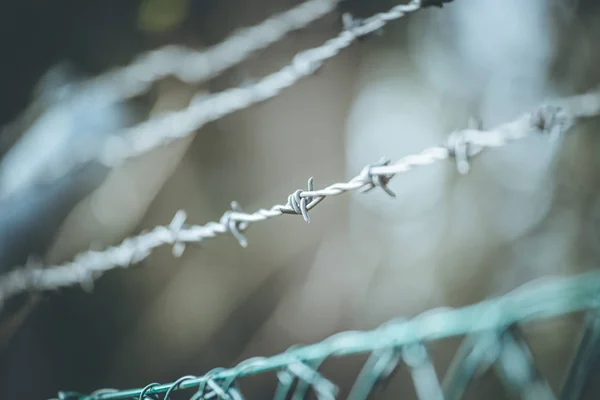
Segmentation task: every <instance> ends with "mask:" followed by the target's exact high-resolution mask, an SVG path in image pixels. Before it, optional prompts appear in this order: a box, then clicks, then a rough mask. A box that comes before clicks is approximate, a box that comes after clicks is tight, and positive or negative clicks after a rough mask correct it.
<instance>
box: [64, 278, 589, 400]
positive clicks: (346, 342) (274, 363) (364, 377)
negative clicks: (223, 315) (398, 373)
mask: <svg viewBox="0 0 600 400" xmlns="http://www.w3.org/2000/svg"><path fill="white" fill-rule="evenodd" d="M598 293H600V271H593V272H588V273H585V274H581V275H579V276H573V277H568V278H558V277H555V278H544V279H543V280H539V281H533V282H530V283H528V284H527V285H526V286H524V287H521V288H518V289H517V290H514V291H512V292H509V293H508V294H506V295H504V296H502V297H498V298H495V299H490V300H486V301H483V302H481V303H478V304H474V305H471V306H467V307H464V308H458V309H451V308H440V309H433V310H429V311H427V312H425V313H423V314H421V315H419V316H416V317H415V318H412V319H410V320H404V319H402V320H395V321H390V322H388V323H386V324H384V325H382V326H381V327H379V328H378V329H375V330H372V331H363V332H359V331H351V332H342V333H339V334H336V335H334V336H331V337H329V338H328V339H325V340H324V341H322V342H320V343H316V344H312V345H308V346H295V347H293V348H291V349H290V350H288V351H287V352H284V353H281V354H277V355H274V356H272V357H266V358H263V357H258V358H252V359H248V360H246V361H243V362H241V363H240V364H238V365H237V366H235V367H233V368H228V369H225V368H218V369H214V370H212V371H210V372H208V373H206V374H204V375H201V376H195V377H194V376H185V377H182V378H180V379H178V380H177V381H175V382H172V383H166V384H156V383H153V384H151V385H148V386H146V387H144V388H138V389H129V390H121V391H118V390H115V389H108V390H106V389H105V390H104V391H101V392H99V391H96V392H95V393H92V394H89V395H84V394H80V393H74V392H61V393H59V395H58V398H59V399H62V400H67V399H69V400H117V399H132V398H143V397H144V396H147V397H148V398H150V396H155V395H159V394H165V393H166V394H169V395H170V394H171V393H173V392H174V391H176V390H186V389H195V390H197V391H196V394H195V395H194V396H193V397H192V398H193V399H209V398H215V397H216V398H219V399H227V398H240V397H235V396H234V395H233V394H232V393H231V389H232V388H235V390H236V391H237V393H236V395H239V396H241V392H239V389H238V388H237V387H236V386H235V382H236V381H237V379H238V378H241V377H245V376H249V375H256V374H261V373H265V372H269V371H280V374H279V377H280V389H281V388H282V389H281V390H279V391H277V392H276V394H282V393H283V394H287V393H288V392H289V389H290V387H291V383H292V381H293V380H294V379H297V380H300V381H301V382H304V383H305V384H306V385H308V386H310V387H312V388H313V390H315V391H316V392H317V395H318V396H320V398H333V397H335V394H336V393H337V389H336V385H335V384H334V383H333V382H331V381H330V380H329V379H327V378H326V377H325V376H323V374H322V373H319V372H318V371H317V369H318V368H319V367H320V364H321V363H322V362H323V361H324V360H325V359H327V358H329V357H341V356H346V355H351V354H358V353H373V354H372V356H371V358H370V359H369V360H368V361H367V363H366V364H365V367H364V368H363V371H362V372H361V374H360V375H359V378H358V380H357V382H356V384H355V386H354V388H353V390H352V393H351V395H350V399H352V400H358V399H364V398H366V396H367V395H368V394H369V393H371V391H372V389H373V387H374V386H375V383H376V382H377V381H380V380H381V379H389V378H390V376H391V374H392V372H393V370H395V369H396V366H397V365H398V364H399V362H400V360H403V361H404V364H405V365H406V366H407V367H408V368H409V369H410V370H411V375H412V376H413V382H414V384H415V386H416V389H417V393H418V395H419V398H420V399H422V400H425V399H442V398H445V399H454V398H458V397H460V396H451V393H450V391H449V388H455V387H459V388H463V389H464V388H465V387H466V385H467V384H468V382H469V381H470V380H471V379H472V377H473V374H472V373H468V374H467V377H466V379H465V376H464V374H458V375H456V376H452V374H450V375H449V376H448V379H449V380H450V383H448V382H446V383H445V385H444V392H445V393H443V394H442V390H441V389H440V388H439V387H440V386H439V383H438V379H437V375H436V374H435V371H434V369H433V366H432V362H431V360H430V359H429V357H428V353H427V350H426V348H425V347H424V343H425V342H429V341H434V340H440V339H444V338H448V337H453V336H460V335H472V336H471V339H469V342H468V343H473V344H475V346H471V345H468V346H467V347H466V349H465V350H461V351H459V358H458V365H467V364H465V363H464V357H463V356H464V355H465V354H466V355H467V356H468V357H467V358H468V359H469V360H470V361H469V363H468V365H467V367H468V369H470V370H473V367H477V366H479V365H484V366H486V365H491V364H496V365H497V366H498V367H497V368H496V370H497V371H499V373H500V374H501V375H503V376H504V381H505V382H506V384H507V386H508V387H509V388H513V389H514V390H518V391H520V392H521V393H523V392H522V391H523V390H525V389H524V388H531V387H535V388H536V389H535V390H531V389H529V391H528V392H527V393H529V395H530V396H533V397H529V398H536V399H540V398H549V397H546V396H542V394H544V393H545V394H546V395H550V393H551V392H540V391H538V388H540V387H541V388H543V389H544V390H545V389H547V386H545V384H544V383H543V382H544V381H543V379H542V378H541V377H540V376H539V374H538V373H537V370H536V369H535V365H534V363H533V359H532V357H531V353H530V351H529V348H528V346H527V343H526V341H525V340H524V339H523V337H522V335H521V334H520V333H519V330H518V328H516V324H518V323H522V322H526V321H535V320H540V319H547V318H552V317H556V316H560V315H564V314H567V313H572V312H577V311H581V310H596V309H598V307H600V297H599V295H598ZM494 332H495V333H494ZM490 335H491V336H490ZM490 338H492V340H489V339H490ZM471 349H474V351H471ZM490 355H492V358H491V359H486V357H487V356H490ZM515 363H516V364H515ZM469 365H470V366H469ZM521 369H522V370H524V371H532V373H527V374H517V373H515V372H518V370H521ZM451 371H452V369H451ZM511 372H512V374H511ZM533 372H535V373H533ZM448 379H447V380H446V381H448ZM455 381H457V382H458V385H457V384H455ZM461 382H462V383H461ZM305 388H306V386H303V387H301V388H300V390H298V387H297V389H296V392H297V397H293V398H294V399H296V398H297V399H301V398H304V395H305V394H306V390H305ZM548 390H549V389H548ZM463 392H464V390H460V394H461V395H462V393H463ZM536 395H537V397H535V396H536ZM165 398H166V397H165ZM276 398H277V397H276ZM281 398H285V397H281ZM550 398H551V397H550Z"/></svg>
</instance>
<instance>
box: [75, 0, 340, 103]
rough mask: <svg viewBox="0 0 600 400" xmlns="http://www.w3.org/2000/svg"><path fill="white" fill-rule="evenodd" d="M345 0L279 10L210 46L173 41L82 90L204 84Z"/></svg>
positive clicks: (117, 93)
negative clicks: (174, 81)
mask: <svg viewBox="0 0 600 400" xmlns="http://www.w3.org/2000/svg"><path fill="white" fill-rule="evenodd" d="M339 1H340V0H307V1H303V2H302V3H301V4H299V5H297V6H295V7H293V8H291V9H289V10H286V11H284V12H280V13H277V14H275V15H273V16H271V17H269V18H267V19H265V20H263V21H262V22H261V23H259V24H257V25H254V26H252V27H248V28H243V29H240V30H238V31H236V32H234V33H233V34H232V35H230V36H229V37H227V38H226V39H225V40H223V41H222V42H220V43H218V44H216V45H214V46H211V47H209V48H208V49H205V50H200V51H195V50H192V49H189V48H186V47H183V46H177V45H168V46H165V47H161V48H159V49H156V50H152V51H149V52H146V53H144V54H142V55H140V56H138V57H136V58H135V59H134V60H133V62H132V63H130V64H129V65H127V66H125V67H121V68H116V69H113V70H111V71H108V72H107V73H105V74H102V75H99V76H97V77H95V78H92V79H90V80H88V81H86V82H83V83H82V84H81V85H80V87H79V90H81V91H90V90H96V89H102V92H103V93H105V95H107V96H108V97H106V99H105V100H106V101H108V102H115V101H119V100H123V99H127V98H131V97H134V96H138V95H140V94H142V93H144V92H146V91H147V90H148V89H149V88H150V87H151V86H152V84H153V83H154V82H156V81H158V80H160V79H163V78H165V77H167V76H175V77H177V78H178V79H179V80H181V81H183V82H186V83H190V84H192V83H200V82H203V81H206V80H209V79H211V78H214V77H215V76H217V75H219V74H220V73H222V72H223V71H225V70H227V69H229V68H231V67H233V66H235V65H237V64H239V63H241V62H242V61H244V60H245V59H247V58H248V57H249V56H250V55H251V54H252V53H254V52H256V51H258V50H261V49H264V48H266V47H268V46H270V45H271V44H273V43H276V42H278V41H280V40H281V39H282V38H283V37H284V36H285V35H287V34H288V33H290V32H292V31H295V30H299V29H302V28H304V27H306V26H308V25H309V24H311V23H312V22H314V21H316V20H317V19H319V18H322V17H324V16H325V15H327V14H328V13H330V12H331V11H333V10H334V9H335V7H336V5H337V4H338V3H339Z"/></svg>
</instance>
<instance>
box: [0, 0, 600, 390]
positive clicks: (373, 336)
mask: <svg viewBox="0 0 600 400" xmlns="http://www.w3.org/2000/svg"><path fill="white" fill-rule="evenodd" d="M448 2H450V0H428V1H425V0H421V1H418V0H414V1H412V2H410V3H409V4H407V5H398V6H395V7H394V8H392V9H391V10H390V11H388V12H386V13H380V14H377V15H375V16H373V17H371V18H367V19H365V20H363V21H356V20H354V19H352V18H350V17H348V16H346V17H345V18H344V21H345V29H344V30H343V32H342V33H341V34H340V35H339V36H338V37H336V38H333V39H331V40H329V41H328V42H326V43H325V44H324V45H323V46H320V47H318V48H315V49H310V50H307V51H304V52H302V53H299V54H298V55H297V56H296V57H295V58H294V60H293V61H292V63H291V64H290V65H288V66H287V67H285V68H283V69H282V70H280V71H278V72H275V73H273V74H271V75H268V76H267V77H266V78H264V79H262V80H261V81H259V82H257V83H255V84H253V85H250V86H248V87H244V88H234V89H230V90H227V91H225V92H222V93H217V94H215V95H210V96H205V97H202V98H198V99H195V100H193V101H192V102H191V105H190V107H189V108H187V109H185V110H182V111H179V112H175V113H172V114H168V115H166V116H162V117H160V118H156V119H150V120H148V121H146V122H145V123H143V124H142V125H140V126H137V127H134V128H130V129H129V130H128V131H126V132H124V133H122V134H120V135H112V136H110V137H109V139H108V140H107V141H106V143H105V146H101V147H100V148H99V149H98V152H97V153H94V154H92V153H89V154H88V153H86V154H83V155H80V156H78V157H74V160H73V162H71V163H65V164H64V165H63V166H61V168H55V169H53V171H55V172H56V171H58V172H59V173H58V174H57V175H56V176H46V177H44V178H43V179H45V180H48V179H57V178H58V176H59V175H60V174H63V173H67V172H68V171H69V169H70V168H74V166H75V164H76V163H78V162H83V161H89V160H90V159H97V160H101V161H102V162H104V163H105V164H107V165H115V164H118V163H119V162H122V161H124V160H126V159H128V158H131V157H134V156H137V155H139V154H142V153H145V152H147V151H149V150H151V149H153V148H155V147H158V146H160V145H164V144H165V143H168V142H170V141H172V140H175V139H177V138H180V137H182V136H185V135H189V134H191V133H192V132H193V131H195V130H196V129H198V128H199V127H200V126H202V125H203V124H205V123H206V122H208V121H212V120H214V119H218V118H220V117H222V116H223V115H226V114H228V113H231V112H234V111H236V110H240V109H243V108H246V107H249V106H250V105H252V104H255V103H257V102H260V101H262V100H265V99H267V98H270V97H273V96H275V95H277V94H278V93H279V92H280V91H281V90H283V89H284V88H287V87H289V86H291V85H293V84H294V83H295V82H297V81H298V80H299V79H301V78H303V77H306V76H309V75H311V74H313V73H314V72H315V71H316V70H317V69H318V68H319V67H320V66H321V65H322V64H323V62H324V61H325V60H327V59H329V58H331V57H334V56H335V55H336V54H338V53H339V52H340V51H341V50H342V49H344V48H346V47H348V46H349V45H350V44H351V43H352V42H353V41H354V40H355V39H356V38H358V37H360V36H364V35H366V34H369V33H371V32H374V31H377V30H378V29H380V28H381V27H383V26H384V25H385V24H386V23H387V22H389V21H391V20H394V19H397V18H400V17H402V16H403V15H404V14H406V13H409V12H413V11H417V10H418V9H420V8H424V7H427V6H438V7H441V6H442V5H443V4H444V3H448ZM336 3H337V1H335V0H310V1H307V2H305V3H303V4H301V5H300V6H298V7H297V8H295V9H293V10H290V11H288V12H286V13H283V14H280V15H279V16H276V17H273V18H271V19H268V20H266V21H265V22H264V23H263V24H261V25H259V26H257V27H253V28H249V29H247V30H244V31H241V32H240V33H239V34H238V35H235V36H232V38H230V39H228V40H227V41H225V42H223V43H222V44H220V45H218V46H217V47H215V48H213V49H211V50H209V51H208V52H206V53H202V54H199V53H193V52H188V51H184V50H182V49H179V48H174V47H170V48H167V49H166V50H165V49H163V50H159V51H155V52H153V53H151V54H149V55H146V56H145V57H141V58H139V59H138V60H136V61H135V62H134V63H133V64H131V65H130V66H128V67H126V68H124V69H121V70H116V71H112V72H110V73H109V74H107V75H105V76H101V77H99V78H97V79H95V80H92V81H90V82H87V83H86V84H85V85H83V86H81V87H79V88H77V90H75V91H74V92H73V93H74V94H75V97H74V98H73V100H76V99H77V96H85V95H86V93H87V94H90V93H91V94H92V95H98V94H99V93H100V92H102V90H104V89H106V88H112V91H111V90H109V91H108V92H102V93H103V95H105V96H107V97H106V98H105V100H106V101H109V102H112V101H116V100H118V99H122V98H126V97H130V96H132V95H135V94H139V93H141V92H143V91H145V90H147V88H148V87H149V86H150V84H151V83H152V82H153V81H155V80H157V79H159V78H161V77H164V76H166V75H177V76H179V77H180V78H181V79H183V80H184V81H189V82H196V81H199V80H203V79H208V78H210V77H212V76H214V75H216V74H218V73H220V72H221V71H223V70H224V69H226V68H229V67H230V66H232V65H234V64H235V63H237V62H240V61H242V60H243V58H244V57H246V56H247V55H248V54H249V53H250V52H251V51H254V50H256V49H259V48H262V47H265V46H267V45H268V44H270V43H273V42H275V41H277V40H279V39H280V38H281V37H282V36H283V35H284V34H285V33H286V32H289V31H290V30H292V29H299V28H301V27H303V26H306V25H307V24H308V23H310V22H311V21H312V20H314V19H316V18H319V17H320V16H322V15H324V14H325V13H327V12H329V11H330V10H332V9H333V6H334V5H335V4H336ZM282 21H283V22H282ZM252 38H254V39H252ZM240 46H242V47H243V48H244V49H246V50H244V51H245V52H243V51H242V50H241V47H240ZM232 49H238V50H240V51H234V52H233V53H232ZM228 55H229V56H228ZM232 55H233V56H232ZM209 59H210V60H213V59H215V60H217V61H218V62H216V63H214V64H209V63H207V60H209ZM160 60H163V61H161V62H159V61H160ZM173 60H179V61H182V60H186V62H184V63H180V64H178V63H177V62H173ZM178 65H179V66H178ZM134 78H135V79H134ZM100 88H104V89H102V90H100ZM598 115H600V92H598V91H592V92H590V93H587V94H582V95H579V96H574V97H570V98H565V99H557V100H553V101H550V102H548V103H547V104H544V105H542V106H540V107H539V108H538V109H537V110H534V111H532V112H530V113H526V114H524V115H523V116H522V117H520V118H519V119H517V120H515V121H512V122H510V123H507V124H504V125H501V126H499V127H496V128H494V129H491V130H482V129H480V127H477V126H471V127H469V128H468V129H465V130H462V131H457V132H454V133H452V134H451V135H450V136H449V138H448V142H447V143H443V144H441V145H439V146H434V147H431V148H428V149H425V150H423V151H422V152H421V153H419V154H415V155H410V156H407V157H404V158H402V159H401V160H398V161H396V162H393V163H392V162H391V161H390V160H385V159H384V160H381V161H380V162H377V163H374V164H372V165H368V166H365V168H364V169H363V170H362V171H361V172H360V173H359V174H358V175H356V176H355V177H354V178H352V179H350V180H349V181H347V182H339V183H334V184H331V185H329V186H327V187H326V188H324V189H315V188H314V182H313V179H312V178H311V179H310V180H309V182H308V187H307V189H306V190H302V189H298V190H296V191H294V192H293V193H292V194H290V195H289V197H288V199H287V202H285V203H283V204H276V205H274V206H272V207H270V208H268V209H259V210H257V211H255V212H251V213H247V212H244V211H243V210H242V209H241V208H240V207H239V205H238V204H237V203H235V202H234V203H232V209H231V210H229V211H227V212H225V213H224V214H223V217H222V218H221V219H220V220H219V221H216V222H209V223H207V224H204V225H190V224H186V221H185V219H186V216H185V213H184V212H183V211H180V212H178V213H177V214H176V216H175V217H174V219H173V221H172V222H171V223H170V224H169V225H168V226H159V227H156V228H155V229H153V230H152V231H150V232H145V233H141V234H140V235H137V236H134V237H131V238H128V239H126V240H125V241H123V242H122V243H121V244H119V245H117V246H114V247H111V248H108V249H106V250H103V251H88V252H85V253H82V254H80V255H78V256H77V257H75V259H74V260H73V261H72V262H69V263H66V264H62V265H54V266H42V265H35V264H29V265H26V266H23V267H19V268H15V269H14V270H13V271H12V272H10V273H7V274H5V275H4V276H2V277H0V303H3V302H4V301H6V300H8V299H9V298H11V297H13V296H16V295H18V294H20V293H23V292H26V291H45V290H55V289H58V288H61V287H66V286H72V285H76V284H81V285H84V286H85V285H90V284H92V283H93V281H94V280H96V279H98V278H99V277H100V276H101V275H102V274H103V273H105V272H107V271H109V270H111V269H114V268H117V267H128V266H130V265H132V264H135V263H138V262H140V261H141V260H143V259H145V258H146V257H149V256H150V255H151V253H152V251H153V250H154V249H155V248H157V247H159V246H163V245H171V246H173V253H174V255H175V256H179V255H181V254H182V252H183V251H184V250H185V245H186V244H187V243H198V242H200V241H204V240H206V239H209V238H213V237H215V236H217V235H222V234H231V235H232V236H234V237H235V239H236V240H237V241H238V242H239V243H240V245H242V246H244V247H245V246H247V245H248V240H247V238H246V236H245V231H246V230H247V229H248V227H249V225H251V224H252V223H255V222H259V221H264V220H266V219H270V218H274V217H279V216H282V215H284V214H286V215H301V216H302V217H303V219H304V220H305V221H306V222H309V221H310V217H309V211H310V210H311V209H313V208H314V207H316V206H317V205H318V204H319V203H321V202H322V201H323V200H324V199H326V198H327V197H331V196H337V195H340V194H343V193H347V192H350V191H363V192H365V191H369V190H372V189H374V188H379V189H381V190H384V191H385V192H386V193H388V194H389V195H391V196H395V195H394V193H393V192H391V190H390V189H389V188H388V187H387V184H388V182H389V181H390V180H391V179H392V178H393V177H394V176H395V175H396V174H399V173H404V172H407V171H410V170H411V169H413V168H416V167H420V166H426V165H430V164H433V163H436V162H440V161H443V160H448V159H451V160H453V161H455V162H456V165H457V168H458V170H459V172H460V173H463V174H465V173H468V171H469V169H470V160H471V158H473V157H475V156H476V155H478V154H480V153H481V152H482V151H483V150H484V149H486V148H489V147H499V146H504V145H506V144H508V143H509V142H510V141H513V140H518V139H522V138H525V137H529V136H531V135H544V136H546V137H548V138H549V140H561V138H562V136H563V135H564V134H565V133H567V132H568V131H569V130H570V128H571V127H572V126H573V125H574V124H575V123H576V122H577V121H578V120H580V119H582V118H588V117H594V116H598ZM63 161H64V160H61V162H63ZM30 183H31V184H35V183H36V182H30ZM599 310H600V271H594V272H589V273H586V274H582V275H579V276H574V277H569V278H545V280H543V281H533V282H530V283H528V284H526V285H525V286H523V287H520V288H518V289H516V290H514V291H512V292H510V293H508V294H506V295H504V296H502V297H498V298H495V299H491V300H487V301H484V302H481V303H478V304H474V305H471V306H468V307H464V308H460V309H450V308H440V309H434V310H430V311H428V312H426V313H424V314H421V315H419V316H417V317H414V318H412V319H398V320H394V321H389V322H388V323H386V324H384V325H382V326H381V327H379V328H378V329H375V330H372V331H365V332H358V331H356V332H343V333H339V334H337V335H334V336H332V337H330V338H328V339H326V340H324V341H322V342H320V343H316V344H312V345H307V346H294V347H292V348H291V349H289V350H288V351H286V352H284V353H281V354H277V355H274V356H271V357H259V358H252V359H248V360H246V361H243V362H242V363H240V364H238V365H237V366H235V367H233V368H216V369H214V370H212V371H210V372H208V373H206V374H204V375H201V376H191V375H190V376H183V377H181V378H180V379H177V380H176V381H174V382H171V383H165V384H160V383H151V384H149V385H147V386H145V387H143V388H137V389H128V390H117V389H101V390H97V391H95V392H93V393H91V394H83V393H75V392H60V393H59V394H58V399H61V400H116V399H140V400H149V399H164V400H167V399H169V398H171V396H172V395H173V394H174V392H182V393H183V392H186V393H189V395H190V397H189V398H190V399H192V400H199V399H228V400H229V399H231V400H239V399H243V398H244V393H243V390H242V388H241V380H242V379H245V378H246V377H250V376H253V375H257V374H263V373H267V372H275V373H276V375H277V379H278V382H279V383H278V386H277V387H276V388H275V390H274V398H275V399H276V400H278V399H287V398H292V399H302V398H305V397H306V395H307V394H309V393H310V392H312V393H314V394H315V395H316V397H317V398H319V399H334V398H337V397H338V395H339V390H338V386H337V385H336V384H335V383H334V382H333V381H332V380H330V379H328V378H327V377H326V376H325V375H324V374H323V373H321V372H319V369H320V366H321V364H322V363H323V362H324V361H325V360H326V359H328V358H330V357H343V356H349V355H352V354H369V358H368V360H367V361H366V363H365V364H364V366H363V368H362V370H361V372H360V373H359V375H358V377H357V379H356V381H355V382H354V385H353V387H352V388H351V391H350V394H349V399H351V400H359V399H366V398H371V396H372V395H373V394H374V393H375V392H376V391H377V390H379V388H381V387H382V385H384V384H385V382H387V381H389V380H390V379H392V378H393V376H394V374H395V373H396V372H397V371H398V370H399V369H401V368H400V367H401V366H403V368H404V369H405V370H407V371H409V372H410V375H411V377H412V381H413V383H414V388H415V391H416V394H417V396H418V398H419V399H421V400H458V399H460V398H462V397H463V395H464V394H465V393H466V392H467V391H468V389H469V386H470V384H471V383H472V382H473V381H474V380H476V379H478V378H480V377H481V376H482V375H483V374H484V373H486V372H488V371H493V372H494V373H495V374H497V375H498V376H499V378H500V380H501V382H502V383H503V385H504V387H505V388H506V391H507V393H508V394H509V395H512V396H515V397H519V398H523V399H527V400H534V399H561V400H574V399H578V398H580V397H581V396H582V394H583V392H584V389H585V388H586V385H587V384H588V382H589V381H590V376H591V372H592V370H593V368H594V366H595V364H596V363H597V362H598V360H599V359H600V335H599V331H600V314H599ZM575 312H585V315H586V318H585V323H584V327H583V330H582V333H581V338H580V341H579V345H578V348H577V350H576V352H575V354H574V356H573V359H572V360H571V364H570V367H569V370H568V374H567V376H566V378H565V380H564V383H563V385H562V389H561V393H559V394H555V393H553V391H552V389H551V387H550V385H549V384H548V383H547V382H546V380H545V379H544V377H543V376H542V374H541V373H540V371H539V370H538V368H537V367H536V362H535V359H534V357H533V355H532V351H531V349H530V347H529V344H528V342H527V340H526V339H525V336H524V334H523V332H522V329H523V324H524V323H525V322H530V321H536V320H541V319H548V318H555V317H559V316H562V315H566V314H569V313H575ZM456 336H464V337H465V338H464V340H463V343H462V345H461V346H460V348H459V349H458V351H457V353H456V355H455V358H454V360H453V362H452V364H451V366H450V368H449V370H448V372H447V374H446V375H445V376H444V377H443V379H440V378H439V377H438V374H437V373H436V370H435V368H434V364H433V362H432V358H431V357H430V343H431V342H433V341H436V340H440V339H444V338H449V337H456ZM290 396H291V397H290Z"/></svg>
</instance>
